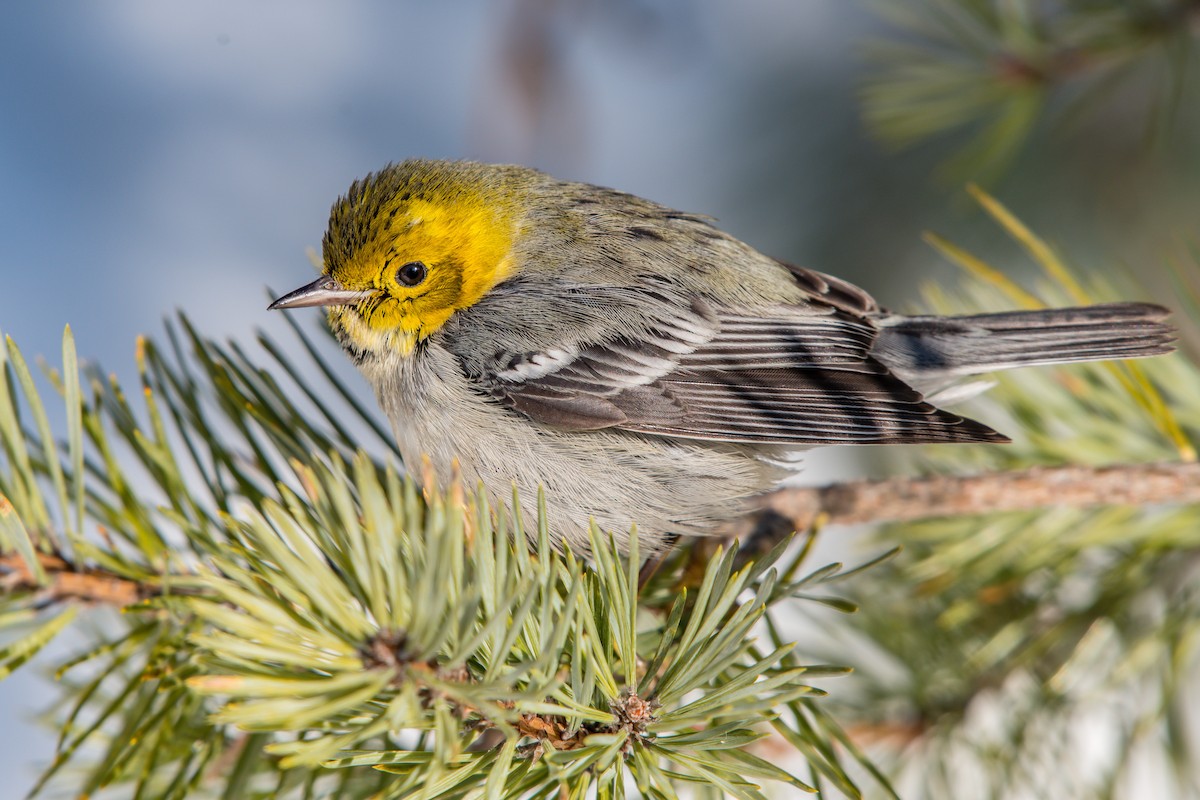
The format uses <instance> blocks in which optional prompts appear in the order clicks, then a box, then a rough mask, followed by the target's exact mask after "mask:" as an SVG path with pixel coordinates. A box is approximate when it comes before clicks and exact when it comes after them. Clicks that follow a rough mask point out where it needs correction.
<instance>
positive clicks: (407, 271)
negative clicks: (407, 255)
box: [396, 261, 428, 286]
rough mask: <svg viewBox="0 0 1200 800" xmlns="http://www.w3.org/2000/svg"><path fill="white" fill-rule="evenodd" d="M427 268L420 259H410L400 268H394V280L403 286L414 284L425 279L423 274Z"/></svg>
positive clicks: (426, 271)
mask: <svg viewBox="0 0 1200 800" xmlns="http://www.w3.org/2000/svg"><path fill="white" fill-rule="evenodd" d="M427 273H428V270H427V269H425V265H424V264H422V263H421V262H420V261H410V262H408V263H407V264H405V265H404V266H403V267H401V268H400V269H398V270H396V280H398V281H400V283H402V284H404V285H405V286H416V285H417V284H418V283H420V282H421V281H423V280H425V275H426V274H427Z"/></svg>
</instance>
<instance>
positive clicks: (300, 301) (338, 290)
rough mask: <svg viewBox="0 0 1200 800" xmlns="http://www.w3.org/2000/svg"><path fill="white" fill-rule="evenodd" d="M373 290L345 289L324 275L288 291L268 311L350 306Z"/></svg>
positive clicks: (370, 293) (330, 277)
mask: <svg viewBox="0 0 1200 800" xmlns="http://www.w3.org/2000/svg"><path fill="white" fill-rule="evenodd" d="M372 294H373V292H352V291H350V290H349V289H343V288H342V285H341V284H340V283H338V282H337V281H336V280H334V279H333V276H331V275H322V276H321V277H319V278H317V279H316V280H315V281H313V282H312V283H310V284H308V285H307V286H301V287H300V288H299V289H297V290H296V291H294V292H288V293H287V294H285V295H284V296H283V297H281V298H279V299H278V300H276V301H275V302H274V303H271V305H269V306H267V310H268V311H274V310H275V309H277V308H306V307H308V306H348V305H352V304H354V303H357V302H359V301H360V300H365V299H367V298H368V297H370V296H371V295H372Z"/></svg>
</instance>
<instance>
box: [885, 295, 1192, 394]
mask: <svg viewBox="0 0 1200 800" xmlns="http://www.w3.org/2000/svg"><path fill="white" fill-rule="evenodd" d="M1169 313H1170V312H1169V311H1168V310H1167V309H1165V308H1163V307H1162V306H1158V305H1154V304H1151V303H1107V304H1103V305H1095V306H1084V307H1081V308H1059V309H1045V310H1040V311H1010V312H1004V313H1000V314H974V315H970V316H962V317H902V316H894V317H887V318H884V319H883V320H881V321H880V324H881V330H880V332H879V336H878V338H877V339H876V340H875V343H874V345H873V346H872V350H871V352H872V354H873V355H875V356H876V357H877V358H878V359H879V360H880V361H882V362H883V363H884V364H886V365H887V366H888V367H889V368H891V369H892V370H893V371H894V372H896V373H897V374H898V375H899V376H900V377H902V378H904V379H906V380H911V382H913V383H917V384H922V383H928V382H930V381H936V380H943V379H950V378H955V377H960V376H966V375H977V374H979V373H981V372H992V371H993V370H1000V369H1012V368H1013V367H1027V366H1034V365H1038V364H1070V363H1072V362H1076V361H1108V360H1112V359H1122V358H1145V357H1146V356H1157V355H1162V354H1164V353H1170V352H1172V351H1173V350H1174V349H1175V347H1174V344H1173V343H1174V341H1175V330H1174V328H1172V327H1171V326H1170V325H1168V324H1166V323H1165V322H1164V321H1163V320H1165V319H1166V318H1167V316H1168V315H1169Z"/></svg>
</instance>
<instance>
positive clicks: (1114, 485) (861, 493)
mask: <svg viewBox="0 0 1200 800" xmlns="http://www.w3.org/2000/svg"><path fill="white" fill-rule="evenodd" d="M1182 503H1200V463H1161V464H1123V465H1119V466H1111V467H1080V466H1068V467H1037V468H1034V469H1028V470H1021V471H1017V472H993V473H985V474H982V475H971V476H941V475H939V476H933V477H926V478H891V479H888V480H879V481H852V482H848V483H836V484H832V485H830V486H822V487H819V488H811V489H810V488H801V489H782V490H780V491H778V492H775V493H773V494H771V495H769V496H768V497H767V508H768V509H770V510H771V511H773V512H775V513H776V514H779V515H781V516H783V517H785V518H786V519H787V520H788V522H789V523H790V524H791V526H792V527H793V528H794V529H795V530H806V529H807V528H809V527H811V526H812V525H813V523H815V522H817V521H818V519H821V521H822V522H824V523H825V524H832V525H853V524H859V523H867V522H904V521H911V520H918V519H931V518H934V517H951V516H959V515H965V514H988V513H993V512H997V511H1030V510H1034V509H1039V508H1063V507H1066V508H1092V507H1097V506H1119V505H1136V506H1150V505H1159V504H1182Z"/></svg>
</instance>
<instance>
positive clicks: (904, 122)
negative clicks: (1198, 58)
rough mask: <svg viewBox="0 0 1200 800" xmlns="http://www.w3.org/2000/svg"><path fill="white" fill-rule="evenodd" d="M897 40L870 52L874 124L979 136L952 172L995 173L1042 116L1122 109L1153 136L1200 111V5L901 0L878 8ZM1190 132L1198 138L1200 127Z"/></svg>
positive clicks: (1156, 0) (888, 132)
mask: <svg viewBox="0 0 1200 800" xmlns="http://www.w3.org/2000/svg"><path fill="white" fill-rule="evenodd" d="M874 5H875V7H876V8H877V9H878V10H879V12H880V14H881V15H882V16H884V17H885V18H886V19H887V20H888V21H889V22H890V23H891V24H892V25H893V30H894V33H893V35H891V36H889V37H888V38H886V39H881V40H878V41H876V42H875V43H874V44H873V45H872V48H871V53H872V56H873V58H874V60H875V62H876V65H877V66H876V67H875V69H874V70H873V72H872V73H871V74H870V75H869V77H868V79H867V81H866V83H865V84H864V86H863V90H862V101H863V110H864V114H865V117H866V120H867V123H868V124H869V126H870V127H871V128H872V129H873V130H874V131H875V132H876V134H877V135H878V136H879V137H880V138H881V139H883V140H884V141H886V142H889V143H891V144H894V145H897V146H908V145H912V144H916V143H918V142H921V141H924V140H926V139H930V138H932V137H935V136H943V135H947V134H950V133H952V132H958V133H963V134H965V135H966V136H967V137H968V140H967V142H966V144H964V145H963V146H962V148H961V149H960V151H959V152H958V154H957V155H956V156H955V157H954V158H953V159H952V160H951V161H950V162H948V163H947V164H946V165H945V171H946V173H947V174H949V175H952V176H954V177H955V178H962V177H964V176H965V177H974V178H977V179H979V178H986V177H989V176H991V175H993V174H995V172H996V171H997V170H999V169H1001V168H1002V167H1004V166H1005V165H1006V163H1007V162H1008V161H1009V160H1011V159H1012V158H1013V156H1014V155H1015V154H1016V153H1017V152H1018V151H1019V150H1020V149H1021V147H1022V145H1023V144H1024V142H1025V140H1026V139H1027V138H1028V137H1029V135H1030V134H1031V132H1032V131H1033V130H1034V129H1035V128H1036V127H1037V126H1038V124H1039V123H1040V121H1041V120H1042V119H1043V118H1044V117H1046V116H1047V114H1048V113H1053V114H1054V115H1055V116H1056V117H1058V119H1059V120H1060V121H1061V120H1064V119H1067V118H1075V119H1078V118H1080V117H1083V116H1088V115H1091V116H1092V117H1093V118H1094V119H1099V118H1102V117H1103V116H1104V112H1105V110H1107V109H1109V107H1110V106H1112V105H1113V104H1114V103H1119V104H1120V113H1121V114H1122V115H1128V114H1131V113H1132V114H1135V115H1137V116H1138V117H1139V118H1141V120H1142V126H1143V128H1144V129H1145V130H1147V131H1153V130H1156V129H1158V130H1160V131H1162V130H1167V129H1169V128H1170V127H1172V126H1171V125H1170V124H1169V123H1170V122H1171V121H1172V120H1173V119H1175V118H1176V117H1177V116H1178V115H1179V114H1180V113H1181V112H1185V111H1188V109H1189V106H1191V105H1194V101H1195V96H1196V92H1197V82H1196V74H1195V69H1194V66H1193V65H1192V62H1193V61H1194V60H1195V49H1196V46H1197V44H1198V43H1200V3H1198V2H1196V0H1137V1H1136V2H1129V0H1052V1H1051V2H1033V1H1032V0H1017V2H1010V1H1009V0H901V1H900V2H892V1H889V2H878V3H875V4H874ZM1182 128H1183V130H1184V131H1192V133H1184V132H1181V133H1180V134H1179V135H1181V136H1189V135H1194V130H1195V126H1194V125H1184V126H1182Z"/></svg>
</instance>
